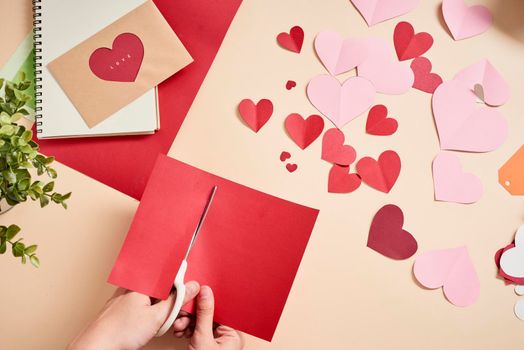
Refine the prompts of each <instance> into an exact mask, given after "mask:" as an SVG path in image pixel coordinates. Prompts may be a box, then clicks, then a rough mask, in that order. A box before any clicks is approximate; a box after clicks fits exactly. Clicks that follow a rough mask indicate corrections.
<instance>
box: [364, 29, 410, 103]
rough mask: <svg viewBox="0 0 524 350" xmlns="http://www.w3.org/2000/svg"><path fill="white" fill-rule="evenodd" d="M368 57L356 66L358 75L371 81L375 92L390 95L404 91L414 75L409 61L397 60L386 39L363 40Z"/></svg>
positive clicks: (407, 88) (408, 86) (408, 87)
mask: <svg viewBox="0 0 524 350" xmlns="http://www.w3.org/2000/svg"><path fill="white" fill-rule="evenodd" d="M365 43H366V46H367V48H368V57H367V59H366V60H365V61H364V62H362V63H361V64H360V65H359V66H358V67H357V72H358V76H359V77H364V78H366V79H368V80H369V81H371V83H372V84H373V85H374V86H375V89H376V91H377V92H380V93H383V94H391V95H401V94H403V93H406V92H407V91H409V89H411V87H412V86H413V82H414V81H415V76H414V74H413V71H412V70H411V68H410V66H409V63H407V62H398V61H397V59H396V57H395V56H394V52H395V51H394V50H393V47H392V46H391V45H390V44H388V43H387V42H386V41H384V40H382V39H378V38H372V39H368V40H366V41H365Z"/></svg>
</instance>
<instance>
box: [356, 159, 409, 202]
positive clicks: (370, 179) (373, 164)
mask: <svg viewBox="0 0 524 350" xmlns="http://www.w3.org/2000/svg"><path fill="white" fill-rule="evenodd" d="M400 167H401V164H400V157H399V156H398V154H397V153H396V152H395V151H385V152H383V153H382V154H381V155H380V156H379V157H378V161H377V160H375V159H373V158H371V157H364V158H362V159H360V160H359V161H358V163H357V173H358V174H359V175H360V177H361V178H362V181H364V182H365V183H366V184H368V185H369V186H370V187H373V188H374V189H376V190H379V191H382V192H384V193H389V191H391V189H392V188H393V186H394V185H395V183H396V182H397V179H398V176H399V175H400Z"/></svg>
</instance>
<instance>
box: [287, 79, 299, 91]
mask: <svg viewBox="0 0 524 350" xmlns="http://www.w3.org/2000/svg"><path fill="white" fill-rule="evenodd" d="M295 86H297V83H296V82H295V81H293V80H288V81H287V83H286V90H291V89H292V88H294V87H295Z"/></svg>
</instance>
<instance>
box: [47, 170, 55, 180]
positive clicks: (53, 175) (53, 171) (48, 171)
mask: <svg viewBox="0 0 524 350" xmlns="http://www.w3.org/2000/svg"><path fill="white" fill-rule="evenodd" d="M47 175H48V176H49V177H50V178H52V179H56V177H57V176H58V174H57V173H56V170H55V169H53V168H47Z"/></svg>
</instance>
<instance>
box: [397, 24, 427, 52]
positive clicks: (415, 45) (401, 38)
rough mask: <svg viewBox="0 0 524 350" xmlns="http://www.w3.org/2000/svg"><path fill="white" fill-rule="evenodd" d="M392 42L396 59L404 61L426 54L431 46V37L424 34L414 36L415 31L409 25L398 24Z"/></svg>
mask: <svg viewBox="0 0 524 350" xmlns="http://www.w3.org/2000/svg"><path fill="white" fill-rule="evenodd" d="M393 42H394V43H395V50H396V51H397V57H398V59H399V60H401V61H405V60H410V59H412V58H416V57H419V56H422V55H423V54H424V53H426V52H427V51H428V50H429V49H430V48H431V46H433V37H432V36H431V34H429V33H426V32H420V33H417V34H415V29H414V28H413V26H412V25H411V24H410V23H408V22H400V23H398V24H397V26H396V27H395V32H394V34H393Z"/></svg>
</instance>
